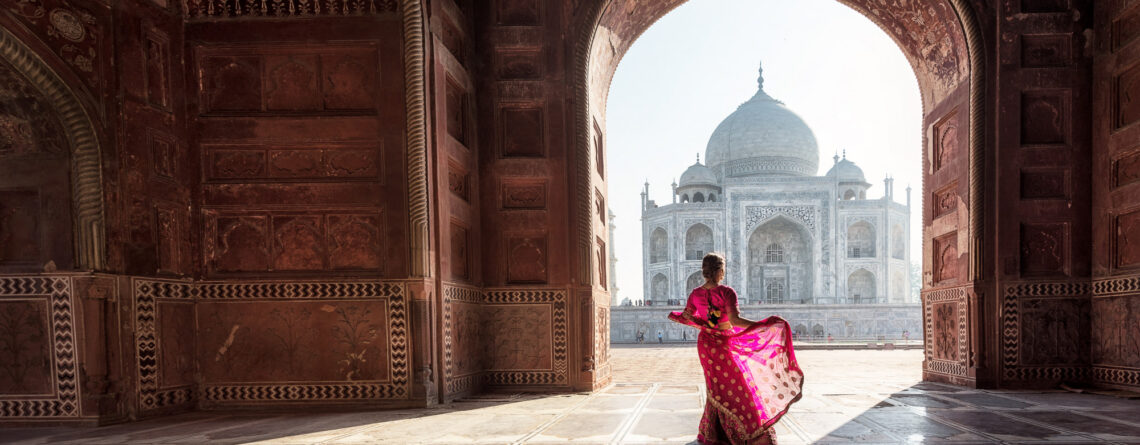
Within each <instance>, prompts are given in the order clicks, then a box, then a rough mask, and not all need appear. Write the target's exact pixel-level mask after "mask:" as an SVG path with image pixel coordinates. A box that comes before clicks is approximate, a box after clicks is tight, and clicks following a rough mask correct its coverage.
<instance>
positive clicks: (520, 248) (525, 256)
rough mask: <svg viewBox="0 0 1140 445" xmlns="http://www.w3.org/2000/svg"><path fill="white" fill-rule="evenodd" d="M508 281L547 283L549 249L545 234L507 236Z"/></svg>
mask: <svg viewBox="0 0 1140 445" xmlns="http://www.w3.org/2000/svg"><path fill="white" fill-rule="evenodd" d="M507 251H508V252H509V255H507V281H508V282H510V283H545V282H546V280H547V274H546V267H547V263H546V261H547V257H546V255H547V250H546V237H545V236H521V237H508V238H507Z"/></svg>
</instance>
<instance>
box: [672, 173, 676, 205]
mask: <svg viewBox="0 0 1140 445" xmlns="http://www.w3.org/2000/svg"><path fill="white" fill-rule="evenodd" d="M676 203H677V179H676V178H674V179H673V204H676Z"/></svg>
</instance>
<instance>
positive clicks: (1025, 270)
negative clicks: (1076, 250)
mask: <svg viewBox="0 0 1140 445" xmlns="http://www.w3.org/2000/svg"><path fill="white" fill-rule="evenodd" d="M1068 247H1069V225H1068V224H1067V223H1023V224H1022V225H1021V247H1020V252H1021V275H1022V276H1026V277H1030V276H1056V275H1068V272H1067V265H1068V261H1067V260H1068V250H1069V249H1068Z"/></svg>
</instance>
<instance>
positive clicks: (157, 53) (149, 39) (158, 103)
mask: <svg viewBox="0 0 1140 445" xmlns="http://www.w3.org/2000/svg"><path fill="white" fill-rule="evenodd" d="M143 45H144V48H143V55H144V57H145V59H146V60H145V65H146V77H144V78H143V79H145V80H146V99H147V102H150V104H151V105H153V106H155V107H157V108H159V109H162V110H169V109H170V105H171V102H170V65H171V60H170V37H168V36H167V35H166V33H164V32H162V31H159V30H157V29H149V30H147V32H146V37H145V38H144V41H143Z"/></svg>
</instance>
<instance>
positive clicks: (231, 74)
mask: <svg viewBox="0 0 1140 445" xmlns="http://www.w3.org/2000/svg"><path fill="white" fill-rule="evenodd" d="M202 83H203V85H204V92H203V95H204V97H203V101H202V103H203V108H204V109H205V110H206V111H258V110H261V100H262V91H261V59H260V58H258V57H248V56H246V57H207V58H206V59H205V60H204V61H203V62H202Z"/></svg>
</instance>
